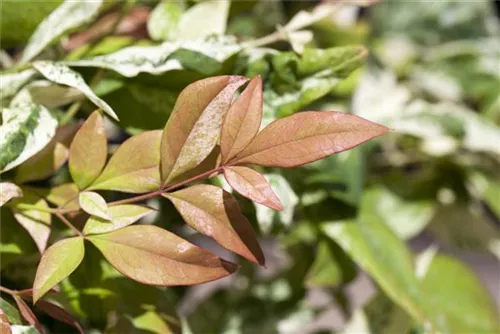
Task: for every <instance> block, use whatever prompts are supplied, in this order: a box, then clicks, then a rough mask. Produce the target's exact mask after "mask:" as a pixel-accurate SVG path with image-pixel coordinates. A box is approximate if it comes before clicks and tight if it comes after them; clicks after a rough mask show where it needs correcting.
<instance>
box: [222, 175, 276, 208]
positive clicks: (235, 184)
mask: <svg viewBox="0 0 500 334" xmlns="http://www.w3.org/2000/svg"><path fill="white" fill-rule="evenodd" d="M224 177H225V178H226V180H227V182H228V183H229V185H230V186H231V187H232V188H233V189H234V190H236V191H237V192H239V193H240V194H241V195H243V196H245V197H246V198H248V199H250V200H252V201H254V202H257V203H259V204H262V205H265V206H267V207H270V208H271V209H274V210H279V211H281V210H283V205H282V204H281V202H280V200H279V198H278V197H277V196H276V194H275V193H274V191H273V189H272V188H271V186H270V185H269V183H267V180H266V179H265V178H264V176H262V175H261V174H259V173H257V172H256V171H254V170H253V169H250V168H248V167H242V166H231V167H225V168H224Z"/></svg>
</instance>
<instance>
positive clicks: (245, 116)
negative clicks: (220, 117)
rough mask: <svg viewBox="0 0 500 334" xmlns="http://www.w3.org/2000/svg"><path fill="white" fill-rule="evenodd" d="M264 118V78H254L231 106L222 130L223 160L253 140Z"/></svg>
mask: <svg viewBox="0 0 500 334" xmlns="http://www.w3.org/2000/svg"><path fill="white" fill-rule="evenodd" d="M261 119H262V79H261V78H260V76H258V77H255V78H253V79H252V80H251V81H250V83H249V84H248V86H247V88H245V90H244V91H243V93H241V95H240V96H238V99H237V100H236V102H234V104H233V105H232V106H231V108H229V111H228V112H227V115H226V117H225V118H224V122H223V125H222V131H221V139H220V145H221V153H222V162H223V163H224V162H227V161H229V160H231V159H232V158H234V157H235V156H236V155H237V154H238V153H240V152H241V151H243V149H244V148H245V147H247V145H248V144H249V143H250V142H251V141H252V139H253V138H254V137H255V135H256V134H257V132H258V131H259V127H260V122H261Z"/></svg>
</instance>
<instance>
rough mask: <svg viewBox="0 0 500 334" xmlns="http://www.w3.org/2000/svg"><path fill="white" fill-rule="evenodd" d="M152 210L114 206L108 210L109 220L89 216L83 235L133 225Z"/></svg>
mask: <svg viewBox="0 0 500 334" xmlns="http://www.w3.org/2000/svg"><path fill="white" fill-rule="evenodd" d="M153 211H154V210H153V209H151V208H149V207H147V206H141V205H129V204H125V205H115V206H110V207H109V208H108V212H109V218H110V219H109V220H103V219H102V218H99V217H93V216H91V217H90V218H89V219H88V220H87V222H86V223H85V227H84V228H83V234H85V235H87V234H102V233H107V232H111V231H114V230H117V229H120V228H123V227H125V226H128V225H130V224H133V223H135V222H136V221H138V220H139V219H141V218H142V217H144V216H146V215H147V214H149V213H151V212H153Z"/></svg>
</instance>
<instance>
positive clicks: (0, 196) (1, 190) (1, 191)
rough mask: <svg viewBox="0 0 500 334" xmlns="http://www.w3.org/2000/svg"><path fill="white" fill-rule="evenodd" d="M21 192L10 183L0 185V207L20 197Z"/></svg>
mask: <svg viewBox="0 0 500 334" xmlns="http://www.w3.org/2000/svg"><path fill="white" fill-rule="evenodd" d="M22 196H23V190H22V189H21V188H19V187H18V186H16V185H15V184H14V183H11V182H2V183H0V206H3V205H4V204H5V203H7V202H8V201H10V200H11V199H13V198H16V197H22Z"/></svg>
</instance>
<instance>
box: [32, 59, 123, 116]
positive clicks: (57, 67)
mask: <svg viewBox="0 0 500 334" xmlns="http://www.w3.org/2000/svg"><path fill="white" fill-rule="evenodd" d="M33 67H34V68H36V69H37V70H38V72H40V73H41V74H42V75H43V76H44V77H46V78H47V79H48V80H50V81H53V82H55V83H58V84H61V85H67V86H70V87H73V88H76V89H78V90H80V91H81V92H82V93H83V94H85V95H86V96H87V97H88V99H89V100H90V101H92V102H93V103H94V104H95V105H96V106H98V107H99V108H101V109H102V110H103V111H104V112H105V113H106V114H108V115H109V116H111V117H112V118H113V119H115V120H117V121H118V116H116V114H115V112H114V111H113V109H112V108H111V107H110V106H109V105H108V104H107V103H106V102H105V101H104V100H102V99H100V98H99V97H98V96H97V95H96V94H95V93H94V92H93V91H92V89H91V88H90V87H89V86H88V85H87V84H86V83H85V81H84V80H83V77H82V76H81V75H80V73H78V72H75V71H73V70H72V69H71V68H69V67H67V66H66V65H62V64H59V63H54V62H49V61H37V62H34V63H33Z"/></svg>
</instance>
